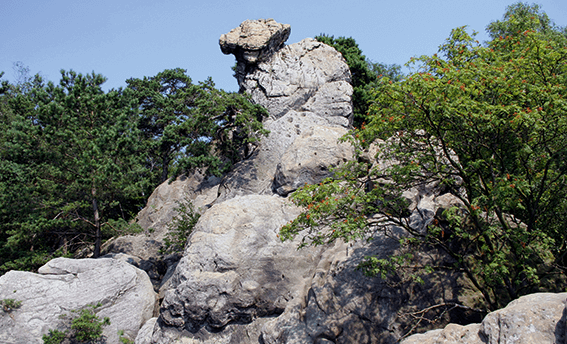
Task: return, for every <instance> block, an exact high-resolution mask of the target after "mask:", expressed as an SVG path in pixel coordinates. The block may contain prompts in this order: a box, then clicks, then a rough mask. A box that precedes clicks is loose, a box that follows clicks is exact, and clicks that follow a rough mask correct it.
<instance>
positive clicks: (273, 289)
mask: <svg viewBox="0 0 567 344" xmlns="http://www.w3.org/2000/svg"><path fill="white" fill-rule="evenodd" d="M298 212H299V209H297V208H296V207H294V206H292V205H290V204H288V203H287V201H285V200H284V199H281V198H279V197H276V196H267V195H264V196H262V195H248V196H242V197H235V198H232V199H230V200H227V201H225V202H222V203H220V204H215V205H214V206H213V207H212V208H211V209H209V210H208V211H207V212H206V213H205V214H203V216H202V217H201V219H200V220H199V223H198V224H197V227H196V228H195V231H194V232H193V234H192V235H191V237H190V239H189V245H188V247H187V249H186V251H185V253H184V256H183V258H182V260H181V261H180V262H179V265H178V266H177V269H176V271H175V274H174V277H173V283H172V285H173V286H174V287H175V289H171V290H169V291H167V292H166V293H165V299H164V300H163V303H162V306H161V311H160V321H161V322H162V323H163V326H162V329H161V330H158V331H156V335H155V336H154V339H153V340H154V341H155V342H156V343H169V342H171V340H172V339H175V336H173V337H172V336H170V335H168V334H167V333H168V331H169V333H172V332H171V329H175V330H176V331H177V336H179V335H180V333H181V332H182V331H183V330H185V331H189V333H188V336H189V337H194V336H203V334H202V333H203V331H205V332H210V331H213V332H217V331H218V330H221V329H223V328H225V326H227V325H229V324H231V325H238V324H249V323H252V322H253V321H254V320H255V319H257V318H262V317H273V316H277V315H278V314H281V313H282V312H283V310H284V309H285V307H286V305H287V303H288V301H290V300H291V299H294V298H296V297H298V295H299V294H301V285H303V284H304V283H305V281H306V280H308V279H309V278H310V276H311V275H312V273H313V269H314V268H315V266H316V265H317V261H318V260H319V255H320V251H321V250H320V249H313V248H311V249H306V250H301V251H298V250H297V244H298V243H297V242H287V243H281V241H280V240H279V238H278V234H277V233H278V231H279V228H280V227H281V226H282V225H284V224H285V223H287V222H289V221H290V220H291V219H293V218H294V217H296V216H297V214H298ZM168 328H169V330H168ZM190 333H193V334H194V335H189V334H190ZM199 333H201V334H199ZM223 335H226V333H224V334H223ZM164 338H169V339H167V340H166V339H164ZM254 340H256V341H257V340H258V338H255V339H254ZM252 342H253V341H252Z"/></svg>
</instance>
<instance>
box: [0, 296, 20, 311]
mask: <svg viewBox="0 0 567 344" xmlns="http://www.w3.org/2000/svg"><path fill="white" fill-rule="evenodd" d="M0 305H2V310H4V312H11V311H13V310H14V309H16V308H20V307H21V306H22V301H18V300H14V299H4V300H2V301H0Z"/></svg>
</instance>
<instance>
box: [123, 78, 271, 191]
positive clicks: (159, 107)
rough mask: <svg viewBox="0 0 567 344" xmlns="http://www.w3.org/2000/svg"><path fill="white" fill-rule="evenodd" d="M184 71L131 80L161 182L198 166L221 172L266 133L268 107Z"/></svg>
mask: <svg viewBox="0 0 567 344" xmlns="http://www.w3.org/2000/svg"><path fill="white" fill-rule="evenodd" d="M185 73H186V71H185V70H184V69H180V68H177V69H166V70H164V71H163V72H161V73H158V74H157V75H156V76H154V77H144V78H143V79H129V80H127V81H126V82H127V84H128V88H129V89H131V90H133V91H134V92H135V95H136V98H137V99H138V101H139V109H140V121H139V128H140V130H141V131H142V132H143V134H144V138H145V142H146V145H147V147H148V149H149V154H148V165H149V168H150V170H158V171H159V174H156V176H157V178H154V179H155V182H156V183H158V184H159V183H160V182H163V181H165V180H167V179H168V178H170V177H172V176H173V177H175V176H177V175H179V174H182V173H185V172H187V171H188V170H191V169H194V168H196V167H205V168H207V169H208V172H209V173H212V174H221V173H223V172H225V171H226V170H227V169H228V168H230V166H231V165H232V164H233V163H235V162H236V161H238V160H240V159H242V158H243V157H244V156H243V155H245V154H243V153H242V152H241V150H242V148H243V147H245V146H246V145H247V144H248V143H252V142H255V141H256V140H258V139H259V136H260V135H262V134H266V131H265V130H263V129H262V124H261V121H262V118H263V117H264V116H266V115H267V112H266V110H265V109H263V108H262V107H260V106H258V105H253V104H251V103H250V102H249V101H248V99H247V98H246V97H245V96H244V95H240V94H237V93H227V92H224V91H222V90H218V89H216V88H215V86H214V83H213V82H212V80H211V79H208V80H206V81H205V82H201V83H199V84H198V85H195V84H193V83H192V81H191V78H190V77H189V76H187V75H186V74H185Z"/></svg>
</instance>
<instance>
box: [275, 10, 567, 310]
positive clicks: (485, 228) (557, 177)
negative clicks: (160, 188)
mask: <svg viewBox="0 0 567 344" xmlns="http://www.w3.org/2000/svg"><path fill="white" fill-rule="evenodd" d="M515 6H517V5H515ZM514 8H517V7H514V6H512V7H511V8H509V9H510V10H511V11H512V12H510V13H507V17H506V21H505V22H504V23H499V24H498V27H499V28H502V27H508V26H510V25H512V24H511V23H509V21H510V20H511V19H510V18H517V17H516V14H515V12H514ZM520 8H523V7H521V6H520ZM534 17H536V18H537V17H538V16H534ZM529 18H530V19H531V16H530V17H529ZM533 24H535V26H533V25H532V26H527V28H525V30H523V31H520V32H517V31H516V32H515V33H514V32H510V33H511V34H509V35H506V36H500V35H499V34H497V32H500V31H498V30H499V29H498V30H496V29H495V27H496V26H495V25H491V26H489V30H495V31H492V32H494V39H492V40H491V41H490V42H487V43H486V44H484V45H483V44H480V43H479V42H478V41H476V40H475V39H474V34H473V35H472V36H471V35H469V34H468V33H467V32H466V30H465V28H457V29H455V30H453V31H452V33H451V36H450V37H449V39H448V40H447V41H446V43H445V44H444V45H442V46H441V48H440V51H439V55H437V54H435V55H433V56H423V57H421V58H418V59H412V61H411V62H410V64H416V65H417V68H418V71H417V72H416V73H414V74H412V75H409V76H407V78H405V79H404V80H403V81H401V82H392V80H390V79H389V78H387V77H384V78H382V79H381V80H380V83H379V85H378V86H377V87H376V90H375V91H374V94H373V98H374V102H373V104H372V106H371V109H370V113H371V114H370V117H371V120H370V123H369V124H368V125H367V126H364V127H362V128H361V129H360V130H355V131H353V132H352V133H351V135H350V136H349V137H348V139H349V140H350V141H351V142H352V143H353V145H355V147H356V148H357V150H358V153H359V159H358V160H354V161H351V162H349V163H347V164H345V165H344V166H343V167H342V168H340V169H338V170H337V171H336V173H335V178H334V179H329V180H327V181H325V182H324V183H322V184H321V185H315V186H306V187H304V188H303V189H300V190H299V191H297V192H296V193H295V194H294V195H293V196H292V199H293V201H294V202H295V203H296V204H298V205H300V206H304V207H305V211H304V213H302V214H301V215H300V216H299V217H298V218H297V219H296V220H295V221H293V222H292V223H291V224H288V225H286V226H284V227H283V228H282V230H281V237H282V238H283V239H290V238H292V237H294V236H295V235H297V234H298V233H299V232H300V231H302V230H304V229H307V232H306V233H307V234H306V235H305V237H304V244H315V245H316V244H323V243H328V242H332V241H334V240H337V239H339V238H342V239H344V240H354V239H356V238H361V237H363V236H364V235H365V234H366V233H369V232H373V231H375V230H382V231H384V233H386V235H388V234H389V232H388V231H389V229H390V228H391V226H392V225H395V226H399V227H402V228H404V229H405V230H406V231H407V235H406V236H405V237H404V238H402V240H401V241H400V243H401V250H400V252H402V253H403V254H400V255H394V256H392V257H390V259H386V260H384V259H377V258H376V257H368V258H367V260H366V261H365V262H363V263H362V264H361V268H363V269H364V270H365V271H366V272H367V273H369V274H371V275H375V274H382V275H383V276H388V275H395V274H396V273H398V272H400V271H403V270H410V269H412V267H415V266H416V265H417V264H416V261H415V259H416V258H417V253H418V252H421V251H423V250H427V249H431V248H435V249H440V250H443V251H444V252H446V253H447V254H448V255H449V256H450V257H452V258H453V261H454V268H455V269H456V270H458V271H461V272H463V273H464V274H465V276H466V277H467V278H468V279H469V281H470V282H471V283H472V285H474V286H475V287H476V288H477V289H478V291H479V292H481V293H482V295H483V298H484V301H485V302H484V306H485V307H486V308H487V309H490V310H494V309H496V308H499V307H502V306H504V305H506V304H507V303H508V302H509V301H510V300H512V299H515V298H517V297H519V296H521V295H523V294H527V293H531V292H535V291H540V290H552V291H557V290H559V289H562V288H561V286H562V285H564V282H565V281H564V277H563V274H562V273H563V271H564V270H565V268H566V267H567V266H566V260H565V258H564V257H565V255H566V253H567V246H566V243H567V237H566V235H567V227H566V226H567V225H566V223H567V201H566V200H565V197H564V195H565V194H567V176H566V173H567V146H566V145H565V142H567V117H565V112H566V110H567V101H566V99H565V96H566V94H567V90H566V85H567V64H566V61H567V44H566V40H565V36H564V35H562V34H558V32H559V33H560V32H562V29H558V30H553V31H552V32H551V33H549V32H546V31H545V30H538V26H537V25H539V24H538V23H537V22H533ZM514 25H515V24H514ZM522 25H523V24H522ZM521 27H525V26H521ZM377 139H379V140H377ZM371 142H374V144H376V145H377V146H378V148H379V150H378V154H377V158H378V159H380V160H387V161H389V162H390V163H391V164H388V166H384V165H377V164H372V163H371V162H370V161H369V160H368V159H366V158H364V154H363V151H364V149H367V148H368V145H369V143H371ZM429 183H436V184H437V185H439V187H440V188H443V189H444V190H446V191H447V192H449V193H451V194H452V195H454V196H455V197H457V198H458V199H459V200H460V202H461V204H462V205H461V206H456V207H453V208H451V209H446V210H445V211H444V212H443V213H439V214H437V216H436V217H435V218H432V219H430V222H429V224H428V225H427V228H425V230H424V229H423V228H416V227H415V226H412V224H411V222H410V218H409V216H408V215H409V212H408V206H409V204H408V201H407V200H406V198H405V197H404V195H403V192H404V190H407V189H409V188H411V187H419V186H424V185H427V184H429ZM433 269H434V268H433V267H425V268H424V269H422V270H421V271H420V272H419V273H427V272H429V271H432V270H433Z"/></svg>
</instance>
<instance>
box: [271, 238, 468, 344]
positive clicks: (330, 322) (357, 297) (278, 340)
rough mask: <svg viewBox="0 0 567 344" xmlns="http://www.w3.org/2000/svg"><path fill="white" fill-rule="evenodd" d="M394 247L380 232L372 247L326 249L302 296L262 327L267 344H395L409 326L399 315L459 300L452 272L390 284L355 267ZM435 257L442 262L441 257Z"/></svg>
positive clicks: (393, 240) (355, 245) (338, 245)
mask: <svg viewBox="0 0 567 344" xmlns="http://www.w3.org/2000/svg"><path fill="white" fill-rule="evenodd" d="M398 234H401V230H399V233H398ZM396 248H397V240H396V237H393V238H387V237H384V236H382V235H379V234H376V235H375V237H374V240H372V241H371V242H370V243H369V244H365V243H361V242H356V243H350V244H345V243H342V242H338V243H336V245H335V246H334V247H332V248H330V249H328V250H326V251H325V252H324V254H323V256H322V258H321V260H320V261H319V264H318V266H317V269H316V272H315V274H314V275H313V277H312V278H311V279H310V280H309V282H308V285H307V287H306V288H305V289H304V294H303V296H301V297H299V298H295V299H294V300H292V301H290V302H289V303H288V306H287V308H286V310H285V311H284V313H283V314H282V315H280V316H279V317H277V318H275V319H273V320H272V321H271V322H269V323H267V324H266V325H265V326H264V328H263V331H262V340H263V343H266V344H282V343H305V344H313V343H326V342H325V341H328V342H329V343H345V344H346V343H380V344H394V343H398V341H399V339H400V338H401V336H402V335H403V333H404V331H406V330H407V328H408V326H409V322H408V319H404V318H401V317H400V315H401V314H404V313H407V312H409V311H411V310H413V309H415V308H418V309H419V308H424V307H426V305H430V304H432V303H437V302H442V301H443V298H446V299H447V300H450V299H453V300H456V299H457V295H456V293H455V291H456V290H457V289H458V288H459V283H458V282H457V277H458V276H456V275H452V274H451V273H438V274H432V275H431V276H429V277H428V278H426V279H425V284H424V285H420V284H418V283H411V282H403V283H398V284H390V283H389V282H388V281H385V280H382V279H381V278H379V277H367V276H365V275H364V274H363V273H362V272H361V271H359V270H357V269H356V267H357V265H358V264H359V263H360V262H361V261H362V259H363V258H364V257H365V256H367V255H375V256H377V257H379V258H384V257H386V256H387V255H388V254H392V253H393V252H394V251H395V249H396ZM430 254H431V252H430ZM432 256H433V255H432ZM435 257H436V263H439V264H441V262H442V261H443V257H442V256H439V255H436V256H435ZM440 281H443V282H442V283H441V282H440Z"/></svg>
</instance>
